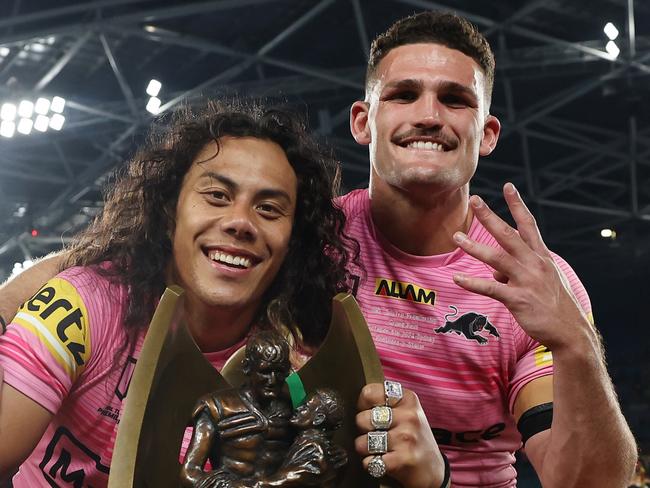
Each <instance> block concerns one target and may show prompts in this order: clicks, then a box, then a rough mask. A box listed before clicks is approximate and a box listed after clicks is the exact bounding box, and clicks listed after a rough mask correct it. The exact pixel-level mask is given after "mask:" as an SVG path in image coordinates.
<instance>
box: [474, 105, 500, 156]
mask: <svg viewBox="0 0 650 488" xmlns="http://www.w3.org/2000/svg"><path fill="white" fill-rule="evenodd" d="M500 132H501V122H499V119H497V118H496V117H495V116H494V115H488V116H487V118H486V119H485V124H483V139H481V147H479V154H480V155H481V156H488V155H489V154H490V153H491V152H492V151H494V148H495V147H496V146H497V141H498V140H499V133H500Z"/></svg>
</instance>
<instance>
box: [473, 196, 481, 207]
mask: <svg viewBox="0 0 650 488" xmlns="http://www.w3.org/2000/svg"><path fill="white" fill-rule="evenodd" d="M472 206H473V207H474V208H481V207H482V206H483V199H482V198H481V197H479V196H478V195H474V196H473V197H472Z"/></svg>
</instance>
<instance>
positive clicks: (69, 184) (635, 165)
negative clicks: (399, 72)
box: [0, 0, 650, 279]
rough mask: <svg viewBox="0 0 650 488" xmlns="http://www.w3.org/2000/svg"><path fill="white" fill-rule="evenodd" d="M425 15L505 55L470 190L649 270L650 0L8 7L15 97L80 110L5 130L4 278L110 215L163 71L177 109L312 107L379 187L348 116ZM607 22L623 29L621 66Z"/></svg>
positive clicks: (144, 1)
mask: <svg viewBox="0 0 650 488" xmlns="http://www.w3.org/2000/svg"><path fill="white" fill-rule="evenodd" d="M424 9H444V10H452V11H455V12H457V13H459V14H461V15H463V16H465V17H467V18H468V19H469V20H471V21H472V22H474V23H475V24H477V25H478V27H479V28H480V29H481V30H482V32H483V33H484V34H485V35H486V36H487V37H488V39H489V40H490V42H491V44H492V46H493V48H494V50H495V52H496V58H497V74H496V83H495V88H494V96H493V103H492V112H493V113H494V114H496V115H497V116H498V117H499V118H500V120H501V122H502V125H503V132H502V135H501V139H500V142H499V145H498V147H497V150H496V151H495V152H494V154H493V155H492V156H490V157H489V158H486V159H483V160H481V162H480V164H479V170H478V173H477V175H476V177H475V179H474V181H473V185H472V190H473V191H474V192H476V193H479V194H481V195H482V196H483V197H484V198H486V199H487V200H488V201H489V202H490V203H492V204H493V205H494V206H495V207H496V208H497V209H499V210H500V211H502V212H503V210H504V207H503V203H502V198H501V197H500V188H501V186H502V185H503V183H504V182H505V181H513V182H514V183H515V184H516V185H517V186H518V187H519V189H520V190H521V192H522V193H523V195H524V196H525V198H526V200H527V201H528V203H529V204H530V206H531V208H532V210H533V211H534V213H535V214H536V216H537V219H538V222H539V224H540V227H541V229H542V232H543V235H544V237H545V239H546V241H547V242H548V243H549V246H551V247H552V248H554V249H557V250H558V251H559V252H561V253H562V254H563V255H564V256H565V257H566V258H568V259H569V260H570V261H571V262H576V261H577V262H580V261H582V262H598V263H599V266H604V267H606V266H610V265H611V266H612V267H616V269H619V270H622V272H625V271H632V270H638V269H640V268H645V269H647V268H648V264H649V263H650V255H649V250H650V124H649V122H650V120H649V119H650V116H649V113H650V110H649V109H650V96H649V95H650V3H648V2H645V1H639V0H636V1H635V0H570V1H569V0H527V1H520V0H517V1H515V0H500V1H497V0H495V1H492V2H477V1H474V0H458V1H443V2H432V1H426V0H320V1H316V0H210V1H197V0H184V1H164V0H96V1H74V0H57V1H56V2H51V1H46V0H2V1H0V12H2V15H0V103H15V104H17V103H18V102H20V101H21V100H30V101H35V100H37V99H38V98H47V99H48V100H51V99H52V97H54V96H58V97H62V98H64V99H65V100H66V104H65V109H64V111H63V115H64V117H65V124H64V126H63V128H62V129H61V130H58V131H56V130H51V129H50V130H47V131H46V132H39V131H34V130H33V131H32V132H31V133H30V134H29V135H23V134H20V133H16V134H15V135H14V136H13V137H10V138H8V137H2V136H0V222H2V225H1V226H0V279H1V278H2V277H6V276H8V275H9V273H10V272H11V269H12V266H13V263H14V262H21V261H23V260H25V259H29V258H31V257H36V256H40V255H42V254H44V253H47V252H49V251H51V250H53V249H57V248H59V247H60V246H61V243H62V242H64V241H65V240H67V239H69V238H70V236H72V235H74V233H75V232H76V231H78V230H79V229H81V228H82V227H83V226H84V225H86V224H87V223H88V222H89V220H90V219H92V218H93V216H94V215H96V214H97V212H98V211H99V209H100V208H101V197H102V188H103V187H104V184H105V183H106V181H107V180H108V178H109V177H110V176H109V175H110V173H111V171H112V170H114V169H115V168H116V167H117V166H118V165H119V164H120V163H121V162H122V161H124V160H125V159H126V158H128V156H129V155H130V154H131V153H132V152H133V149H134V147H135V146H136V145H137V143H138V141H139V140H141V138H142V136H143V133H144V132H145V131H146V128H147V126H148V125H149V124H150V122H151V121H152V119H153V118H154V116H153V115H151V114H150V113H149V112H147V110H146V109H145V107H146V105H147V102H148V100H149V95H147V94H146V93H145V89H146V87H147V84H148V83H149V81H150V80H151V79H156V80H159V81H160V82H161V83H162V90H161V92H160V94H159V95H158V96H159V98H160V100H161V104H162V105H161V107H160V108H161V112H162V113H168V112H169V111H170V110H173V109H174V107H176V106H178V105H179V104H181V103H192V102H193V101H196V100H198V99H199V98H200V97H202V96H221V95H224V94H225V95H227V94H235V93H236V94H242V95H251V96H266V97H273V98H278V99H281V100H287V101H289V102H291V103H292V104H295V105H297V106H298V107H300V108H301V109H302V110H305V111H306V112H307V113H308V116H309V119H310V124H311V127H312V128H313V129H314V130H316V131H317V132H318V134H319V135H320V136H322V137H323V138H325V139H327V140H328V141H329V142H330V143H331V144H332V145H333V146H334V147H335V151H336V154H337V156H338V157H339V158H340V160H341V161H342V164H343V168H344V183H345V186H346V188H347V189H352V188H356V187H362V186H364V185H365V184H367V179H368V160H367V148H364V147H361V146H358V145H356V144H355V143H354V141H353V140H352V138H351V137H350V134H349V129H348V113H349V107H350V103H351V102H352V101H353V100H355V99H359V98H361V97H362V96H363V79H364V73H365V63H366V59H367V52H368V46H369V42H370V40H371V39H372V38H373V37H374V36H375V35H376V34H377V33H379V32H381V31H383V30H384V29H386V27H387V26H388V25H390V23H392V21H394V20H395V19H397V18H399V17H402V16H405V15H408V14H411V13H413V12H417V11H421V10H424ZM607 22H612V23H614V24H615V25H616V26H617V28H618V30H619V32H620V33H619V36H618V38H616V39H615V40H614V42H615V43H616V44H617V46H618V48H619V49H620V54H619V55H618V56H617V57H614V56H613V55H612V54H610V52H608V51H607V50H606V45H607V43H608V41H609V38H608V37H607V36H606V35H605V33H604V32H603V27H604V25H605V24H606V23H607ZM603 228H611V229H615V231H616V239H614V240H612V239H603V238H602V237H601V236H600V230H601V229H603ZM32 230H35V231H36V232H32ZM32 234H34V235H32ZM36 234H37V235H36Z"/></svg>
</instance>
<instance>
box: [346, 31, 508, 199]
mask: <svg viewBox="0 0 650 488" xmlns="http://www.w3.org/2000/svg"><path fill="white" fill-rule="evenodd" d="M499 128H500V126H499V122H498V120H497V119H496V118H494V117H493V116H491V115H488V107H487V102H486V94H485V76H484V73H483V72H482V70H481V68H480V67H479V65H478V64H477V63H476V62H475V61H474V60H473V59H472V58H470V57H469V56H466V55H465V54H463V53H461V52H460V51H457V50H455V49H450V48H448V47H445V46H443V45H440V44H432V43H422V44H407V45H403V46H399V47H397V48H395V49H392V50H391V51H390V52H389V53H388V54H387V55H386V56H385V57H384V58H383V59H382V60H381V62H380V63H379V65H378V66H377V69H376V71H375V74H374V76H373V78H372V80H371V81H370V82H369V86H368V92H367V96H366V101H364V102H355V104H354V105H353V106H352V110H351V129H352V134H353V136H354V138H355V139H356V140H357V142H359V143H360V144H367V145H369V146H370V161H371V165H372V175H371V188H372V187H373V186H376V185H377V184H379V185H384V184H385V185H389V186H391V187H396V188H399V189H400V190H406V191H409V190H412V189H415V188H418V187H422V186H424V187H426V188H427V189H441V190H453V189H456V188H460V187H463V186H464V185H466V184H467V183H468V182H469V180H470V178H471V177H472V175H473V174H474V171H475V170H476V165H477V162H478V157H479V155H481V156H486V155H488V154H489V153H490V152H492V150H493V149H494V147H495V145H496V141H497V138H498V133H499Z"/></svg>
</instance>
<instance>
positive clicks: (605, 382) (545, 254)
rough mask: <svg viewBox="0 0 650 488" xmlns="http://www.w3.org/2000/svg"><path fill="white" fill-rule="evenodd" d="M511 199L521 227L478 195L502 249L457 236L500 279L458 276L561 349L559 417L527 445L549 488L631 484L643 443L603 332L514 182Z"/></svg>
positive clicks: (556, 356)
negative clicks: (607, 357)
mask: <svg viewBox="0 0 650 488" xmlns="http://www.w3.org/2000/svg"><path fill="white" fill-rule="evenodd" d="M504 197H505V199H506V202H507V204H508V207H509V209H510V212H511V213H512V216H513V217H514V220H515V222H516V223H517V230H515V229H513V228H512V227H510V226H509V225H508V224H507V223H506V222H504V221H503V220H501V219H500V218H499V217H498V216H497V215H496V214H494V213H493V212H492V211H491V210H490V209H489V208H488V207H487V205H485V204H484V203H483V202H482V201H481V200H480V199H479V198H477V197H475V196H474V197H472V198H471V200H470V203H471V207H472V210H473V211H474V214H475V215H476V217H477V218H478V220H479V221H480V222H481V223H482V224H483V225H484V226H485V228H486V229H487V230H488V231H489V232H490V233H491V234H492V235H493V236H494V237H495V238H496V240H497V241H498V243H499V244H500V246H501V247H502V249H494V248H491V247H488V246H484V245H481V244H478V243H476V242H473V241H472V240H471V239H469V238H467V236H464V235H463V234H461V233H457V234H456V235H455V236H454V237H455V239H456V241H457V243H458V245H459V246H460V247H462V248H463V249H464V250H465V251H466V252H468V253H469V254H471V255H472V256H474V257H476V258H477V259H480V260H481V261H483V262H485V263H486V264H488V265H489V266H491V267H492V268H494V269H495V270H496V271H495V274H494V277H495V280H484V279H478V278H472V277H468V276H456V277H455V281H456V283H457V284H458V285H459V286H462V287H463V288H465V289H467V290H469V291H473V292H476V293H480V294H482V295H486V296H489V297H491V298H494V299H496V300H499V301H500V302H502V303H503V304H504V305H506V307H508V309H509V310H510V312H511V313H512V314H513V316H514V317H515V319H516V320H517V322H518V323H519V325H520V326H521V327H522V328H523V329H524V330H525V331H526V333H527V334H528V335H529V336H531V337H532V338H534V339H535V340H537V341H538V342H539V343H541V344H544V345H545V346H547V347H548V348H549V349H551V351H552V352H553V364H554V374H553V386H552V392H553V422H552V425H551V428H550V429H549V430H546V431H544V432H540V433H539V434H536V435H535V436H533V437H531V438H530V439H529V440H528V442H527V444H526V452H527V454H528V457H529V458H530V460H531V462H532V463H533V466H534V467H535V469H536V471H537V474H538V475H539V477H540V480H541V481H542V484H543V486H544V487H545V488H555V487H560V486H561V487H583V486H590V487H603V488H612V487H621V488H623V487H625V486H627V484H626V482H627V480H629V478H630V476H631V474H632V471H633V469H634V464H635V460H636V446H635V442H634V438H633V436H632V434H631V432H630V429H629V427H628V426H627V423H626V422H625V419H624V418H623V415H622V413H621V410H620V407H619V405H618V401H617V399H616V395H615V394H614V389H613V387H612V383H611V380H610V378H609V375H608V374H607V369H606V367H605V361H604V358H603V353H602V349H601V344H600V339H599V336H598V333H597V331H596V330H595V329H594V327H593V326H592V325H591V324H590V323H589V321H588V319H587V317H586V316H585V314H584V313H583V311H582V309H581V307H580V305H579V304H578V303H577V301H576V300H575V297H574V296H573V293H572V292H571V290H570V288H569V287H568V284H567V283H566V279H565V278H564V276H563V274H562V273H561V271H560V270H559V269H558V268H557V266H556V264H555V262H554V260H553V257H552V256H551V254H550V251H549V250H548V249H547V248H546V245H545V244H544V242H543V240H542V238H541V236H540V234H539V230H538V228H537V225H536V223H535V220H534V218H533V216H532V215H531V214H530V212H529V211H528V209H527V208H526V206H525V204H524V202H523V201H522V200H521V197H520V196H519V193H518V192H517V191H516V190H515V189H514V187H513V186H511V185H506V187H505V188H504ZM519 408H520V409H521V406H520V407H519Z"/></svg>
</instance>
